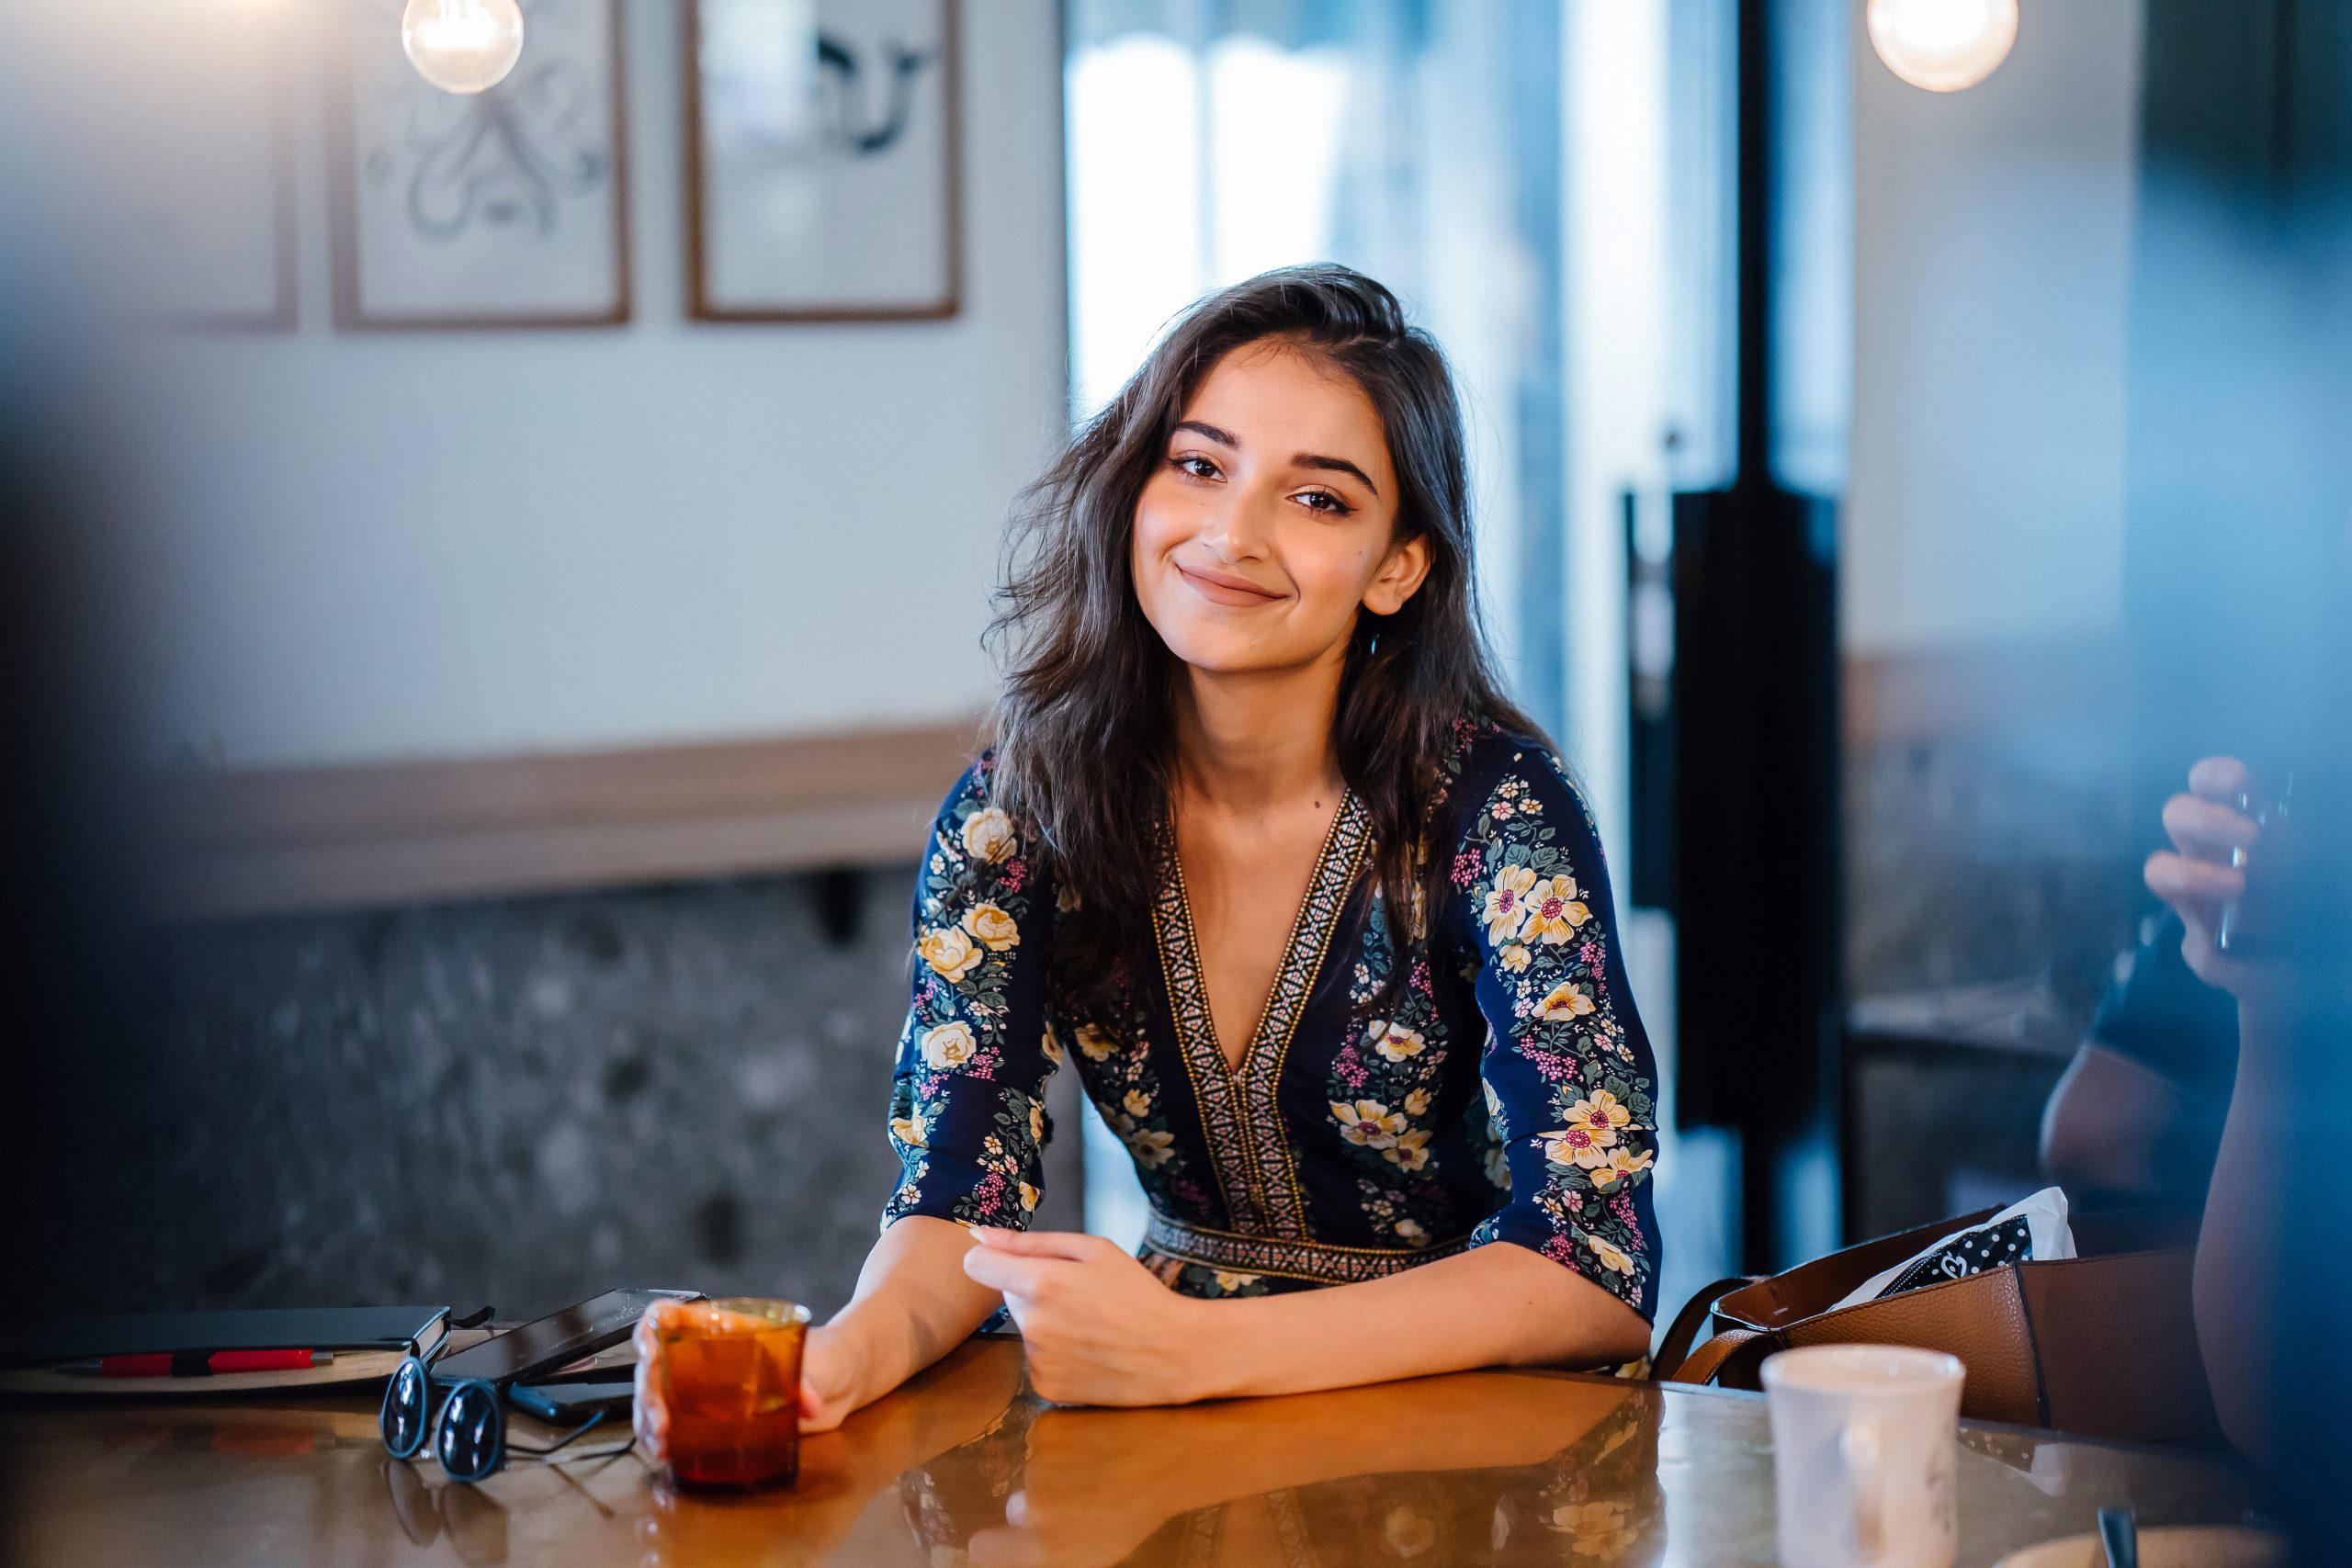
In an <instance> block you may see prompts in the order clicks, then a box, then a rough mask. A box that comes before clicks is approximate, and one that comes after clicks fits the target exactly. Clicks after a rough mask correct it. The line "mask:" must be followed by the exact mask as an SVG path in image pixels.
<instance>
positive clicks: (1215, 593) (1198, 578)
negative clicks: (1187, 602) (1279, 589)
mask: <svg viewBox="0 0 2352 1568" xmlns="http://www.w3.org/2000/svg"><path fill="white" fill-rule="evenodd" d="M1176 571H1177V574H1178V575H1179V576H1181V577H1182V578H1183V580H1184V581H1186V582H1189V583H1191V584H1192V585H1193V592H1196V593H1198V594H1199V595H1200V596H1201V597H1202V598H1204V599H1206V600H1207V601H1208V602H1209V603H1210V604H1226V605H1230V606H1232V607H1233V608H1235V609H1242V610H1247V609H1253V608H1255V607H1257V606H1258V605H1261V604H1272V603H1274V602H1275V601H1276V600H1278V599H1280V598H1282V597H1283V595H1281V594H1279V593H1269V592H1266V590H1264V589H1262V588H1258V587H1254V586H1252V585H1251V584H1250V583H1249V582H1248V581H1244V580H1243V579H1241V578H1238V577H1228V576H1227V575H1226V574H1225V573H1223V572H1221V571H1194V570H1192V569H1191V568H1189V567H1185V566H1182V565H1179V566H1178V567H1177V568H1176Z"/></svg>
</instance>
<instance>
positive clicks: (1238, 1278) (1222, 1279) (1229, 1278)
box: [1216, 1269, 1261, 1296]
mask: <svg viewBox="0 0 2352 1568" xmlns="http://www.w3.org/2000/svg"><path fill="white" fill-rule="evenodd" d="M1260 1278H1261V1276H1259V1275H1256V1274H1236V1273H1232V1272H1230V1271H1228V1270H1227V1269H1218V1270H1217V1271H1216V1288H1217V1289H1218V1290H1220V1291H1223V1292H1225V1293H1226V1294H1227V1295H1228V1296H1229V1295H1231V1294H1233V1293H1234V1292H1236V1291H1246V1290H1248V1289H1249V1288H1250V1286H1252V1285H1254V1284H1256V1283H1257V1282H1258V1280H1259V1279H1260Z"/></svg>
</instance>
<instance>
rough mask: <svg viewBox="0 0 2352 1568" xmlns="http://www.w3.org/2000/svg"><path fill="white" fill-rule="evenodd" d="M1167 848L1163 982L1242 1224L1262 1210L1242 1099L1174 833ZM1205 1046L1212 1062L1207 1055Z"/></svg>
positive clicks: (1158, 905)
mask: <svg viewBox="0 0 2352 1568" xmlns="http://www.w3.org/2000/svg"><path fill="white" fill-rule="evenodd" d="M1167 856H1168V868H1169V869H1168V874H1166V875H1165V876H1162V877H1161V878H1160V879H1159V897H1156V898H1154V899H1153V900H1152V906H1151V913H1152V921H1151V928H1152V935H1153V937H1154V938H1155V939H1156V940H1157V942H1158V944H1159V977H1160V982H1161V984H1162V985H1164V986H1165V987H1167V990H1168V1015H1169V1017H1170V1020H1171V1021H1173V1022H1174V1024H1175V1026H1176V1055H1177V1057H1178V1058H1179V1059H1180V1060H1181V1061H1182V1062H1183V1064H1184V1076H1185V1077H1187V1078H1189V1079H1190V1080H1191V1081H1192V1085H1193V1104H1194V1105H1195V1106H1197V1107H1198V1108H1199V1110H1200V1113H1201V1135H1202V1136H1203V1137H1204V1138H1206V1139H1207V1140H1208V1145H1209V1164H1210V1166H1211V1168H1214V1169H1215V1170H1216V1185H1217V1190H1218V1192H1219V1193H1221V1194H1222V1195H1223V1196H1224V1198H1225V1212H1226V1215H1227V1218H1228V1219H1230V1220H1231V1221H1232V1222H1233V1223H1234V1224H1237V1225H1244V1224H1254V1223H1255V1222H1256V1219H1257V1213H1258V1210H1257V1206H1256V1203H1255V1201H1254V1199H1253V1197H1252V1193H1251V1188H1250V1163H1249V1158H1248V1156H1247V1155H1246V1154H1245V1153H1244V1144H1245V1140H1244V1139H1243V1137H1242V1132H1241V1105H1240V1100H1239V1096H1238V1095H1237V1094H1236V1093H1235V1092H1234V1087H1233V1074H1232V1071H1231V1070H1230V1069H1229V1068H1227V1066H1226V1065H1225V1053H1224V1052H1222V1051H1220V1050H1218V1049H1217V1044H1216V1029H1215V1027H1214V1026H1213V1025H1211V1024H1209V1023H1208V1021H1207V1015H1208V1007H1207V1004H1206V1002H1205V1000H1204V994H1205V993H1204V988H1203V987H1202V985H1201V977H1200V976H1201V972H1200V960H1199V956H1198V954H1199V948H1198V946H1197V944H1196V943H1195V942H1194V941H1193V911H1192V906H1191V905H1190V904H1188V903H1187V902H1186V901H1185V898H1184V868H1183V866H1182V864H1181V863H1179V862H1178V860H1177V856H1176V846H1175V842H1174V838H1173V836H1172V835H1171V836H1170V840H1169V843H1168V847H1167ZM1204 1040H1205V1047H1204ZM1204 1049H1205V1055H1206V1056H1207V1060H1206V1061H1204V1060H1203V1059H1202V1057H1203V1055H1204Z"/></svg>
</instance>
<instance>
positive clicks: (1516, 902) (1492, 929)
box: [1486, 865, 1535, 942]
mask: <svg viewBox="0 0 2352 1568" xmlns="http://www.w3.org/2000/svg"><path fill="white" fill-rule="evenodd" d="M1534 887H1535V874H1534V873H1533V872H1532V871H1530V870H1528V869H1527V868H1526V867H1525V866H1523V865H1507V866H1505V867H1503V868H1502V870H1500V871H1498V872H1497V873H1495V886H1493V888H1491V889H1490V890H1489V891H1488V892H1487V917H1486V918H1487V941H1488V942H1509V941H1510V940H1511V939H1512V938H1513V937H1516V936H1518V935H1520V934H1521V932H1520V926H1521V924H1522V923H1523V922H1524V921H1525V920H1526V919H1527V896H1528V895H1529V894H1530V893H1531V892H1532V891H1533V890H1534Z"/></svg>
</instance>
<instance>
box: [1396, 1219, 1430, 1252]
mask: <svg viewBox="0 0 2352 1568" xmlns="http://www.w3.org/2000/svg"><path fill="white" fill-rule="evenodd" d="M1397 1235H1400V1236H1402V1237H1404V1238H1405V1245H1406V1246H1408V1247H1427V1246H1428V1245H1429V1244H1430V1233H1429V1232H1427V1231H1425V1230H1423V1229H1422V1228H1421V1225H1420V1222H1419V1221H1418V1220H1398V1221H1397Z"/></svg>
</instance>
